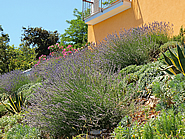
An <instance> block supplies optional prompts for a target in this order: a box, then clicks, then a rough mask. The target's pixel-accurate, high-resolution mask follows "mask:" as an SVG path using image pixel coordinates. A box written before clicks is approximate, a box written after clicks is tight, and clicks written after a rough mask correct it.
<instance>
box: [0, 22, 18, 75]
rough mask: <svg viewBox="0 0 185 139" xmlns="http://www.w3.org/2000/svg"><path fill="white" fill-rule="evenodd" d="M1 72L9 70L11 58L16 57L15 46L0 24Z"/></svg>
mask: <svg viewBox="0 0 185 139" xmlns="http://www.w3.org/2000/svg"><path fill="white" fill-rule="evenodd" d="M0 33H1V34H0V73H5V72H9V71H10V68H9V64H10V59H11V58H14V57H15V51H14V47H13V46H10V45H9V44H8V43H9V41H10V39H9V35H8V34H4V33H3V28H2V27H1V25H0Z"/></svg>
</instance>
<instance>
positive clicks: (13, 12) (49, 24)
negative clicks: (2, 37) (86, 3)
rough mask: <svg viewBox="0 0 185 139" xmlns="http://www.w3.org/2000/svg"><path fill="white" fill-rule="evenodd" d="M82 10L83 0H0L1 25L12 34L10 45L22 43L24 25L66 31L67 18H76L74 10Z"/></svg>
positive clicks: (16, 45)
mask: <svg viewBox="0 0 185 139" xmlns="http://www.w3.org/2000/svg"><path fill="white" fill-rule="evenodd" d="M74 8H77V9H78V10H79V11H82V0H0V25H2V27H3V30H4V33H7V34H9V36H10V45H13V44H14V46H15V47H18V46H19V44H20V43H21V34H22V33H23V31H22V27H23V26H24V27H26V28H27V27H28V26H29V27H42V28H43V29H46V30H48V31H55V30H57V31H58V32H59V33H60V34H62V33H64V31H65V29H67V28H68V27H69V24H67V23H66V20H72V19H75V17H74V16H73V10H74Z"/></svg>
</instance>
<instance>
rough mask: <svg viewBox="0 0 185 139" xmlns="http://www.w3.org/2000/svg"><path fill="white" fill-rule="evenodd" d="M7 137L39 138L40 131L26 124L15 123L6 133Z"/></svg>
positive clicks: (9, 138)
mask: <svg viewBox="0 0 185 139" xmlns="http://www.w3.org/2000/svg"><path fill="white" fill-rule="evenodd" d="M6 138H7V139H40V138H41V137H40V131H39V130H38V129H36V128H34V127H32V128H31V127H29V126H28V125H25V126H23V125H22V124H17V125H15V126H14V127H12V128H11V129H10V130H9V131H8V132H7V133H6Z"/></svg>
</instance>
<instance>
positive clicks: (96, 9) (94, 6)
mask: <svg viewBox="0 0 185 139" xmlns="http://www.w3.org/2000/svg"><path fill="white" fill-rule="evenodd" d="M124 1H125V2H126V1H131V0H82V18H83V20H86V19H88V18H91V17H93V16H94V15H96V14H98V13H103V12H104V11H106V10H107V9H108V8H109V7H114V5H117V4H119V3H122V4H123V3H124ZM129 4H130V3H129ZM126 5H128V3H126ZM130 6H131V4H130V5H129V7H130ZM123 8H124V7H122V9H123ZM125 9H126V8H125ZM90 20H91V19H90Z"/></svg>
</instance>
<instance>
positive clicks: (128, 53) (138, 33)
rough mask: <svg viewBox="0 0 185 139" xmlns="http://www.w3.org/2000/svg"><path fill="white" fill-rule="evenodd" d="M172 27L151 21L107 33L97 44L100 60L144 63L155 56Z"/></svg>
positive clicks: (166, 39)
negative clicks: (113, 32)
mask: <svg viewBox="0 0 185 139" xmlns="http://www.w3.org/2000/svg"><path fill="white" fill-rule="evenodd" d="M171 33H172V27H171V25H170V24H169V23H165V22H160V23H159V22H153V23H151V24H148V25H146V24H145V25H143V26H142V27H137V28H131V29H128V30H126V29H125V30H122V31H120V32H119V35H117V34H111V35H108V36H107V38H105V40H104V41H103V42H102V43H101V44H100V45H99V52H100V53H101V54H102V59H101V60H102V61H104V60H107V61H109V63H113V64H115V65H117V66H118V65H119V66H121V68H123V67H126V66H128V65H134V64H137V65H139V64H144V63H147V62H149V61H150V60H151V59H152V58H155V57H157V55H158V54H159V52H160V49H159V48H160V46H161V45H162V44H164V43H166V42H167V41H168V40H169V37H170V35H171Z"/></svg>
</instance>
